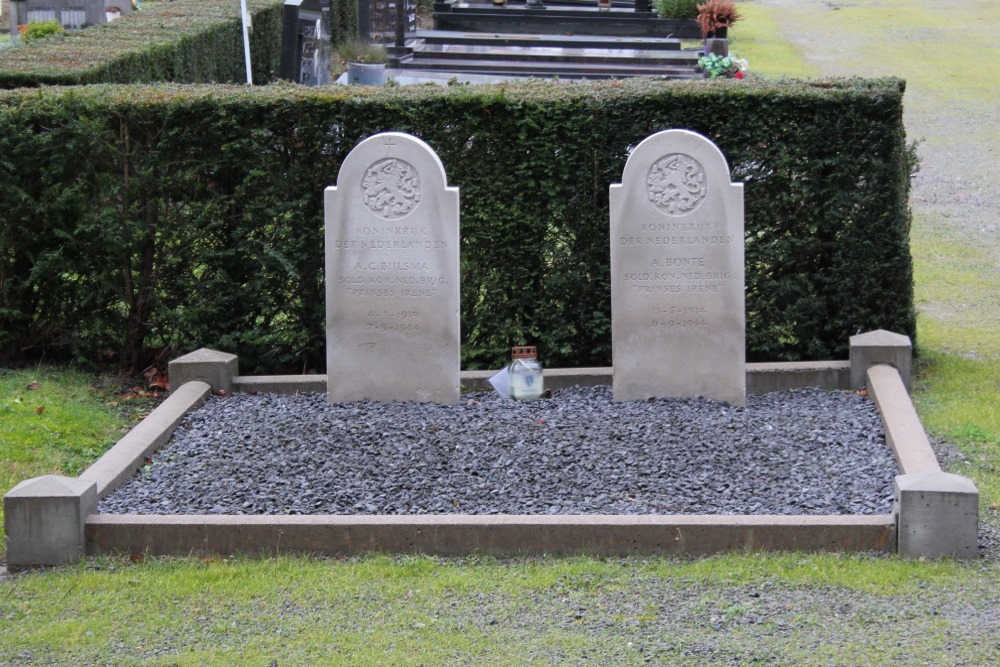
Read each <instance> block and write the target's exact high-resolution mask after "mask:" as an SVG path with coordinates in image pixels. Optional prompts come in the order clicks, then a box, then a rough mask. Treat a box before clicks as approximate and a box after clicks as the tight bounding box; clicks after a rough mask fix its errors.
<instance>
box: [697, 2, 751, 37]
mask: <svg viewBox="0 0 1000 667" xmlns="http://www.w3.org/2000/svg"><path fill="white" fill-rule="evenodd" d="M741 18H743V17H742V16H741V15H740V13H739V12H738V11H736V5H735V4H734V3H733V2H731V0H707V2H705V3H704V4H700V5H698V17H697V19H696V20H697V21H698V27H699V28H700V29H701V36H702V37H708V36H709V35H710V34H715V33H716V32H717V31H719V30H720V29H724V28H728V27H729V26H731V25H732V24H734V23H736V22H737V21H739V20H740V19H741Z"/></svg>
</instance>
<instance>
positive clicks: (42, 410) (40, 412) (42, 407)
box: [35, 405, 45, 415]
mask: <svg viewBox="0 0 1000 667" xmlns="http://www.w3.org/2000/svg"><path fill="white" fill-rule="evenodd" d="M43 412H45V406H44V405H39V406H38V407H37V408H35V414H36V415H40V414H42V413H43Z"/></svg>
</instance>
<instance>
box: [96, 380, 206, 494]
mask: <svg viewBox="0 0 1000 667" xmlns="http://www.w3.org/2000/svg"><path fill="white" fill-rule="evenodd" d="M211 390H212V388H211V386H209V384H208V383H206V382H201V381H198V380H192V381H190V382H187V383H185V384H184V385H182V386H181V387H179V388H177V389H176V390H174V391H173V392H171V393H170V396H168V397H167V399H166V400H165V401H163V403H161V404H160V405H158V406H157V407H156V409H155V410H153V411H152V412H151V413H149V415H147V416H146V418H145V419H143V420H142V421H141V422H139V423H138V424H136V426H135V427H134V428H133V429H132V430H131V431H129V432H128V433H126V434H125V437H123V438H122V439H121V440H119V441H118V443H117V444H116V445H115V446H114V447H112V448H111V449H109V450H108V451H107V452H105V453H104V456H102V457H101V458H99V459H98V460H97V461H96V462H95V463H94V464H93V465H92V466H90V467H89V468H87V469H86V470H84V471H83V474H81V475H80V479H81V480H87V481H91V482H94V483H95V484H96V485H97V495H98V497H100V498H103V497H104V496H106V495H108V494H109V493H111V492H112V491H114V490H115V489H117V488H118V487H119V486H121V485H122V484H123V483H124V482H125V481H126V480H128V479H129V478H130V477H131V476H132V475H133V474H134V473H135V471H136V470H138V469H139V468H141V467H142V464H143V461H144V460H145V458H146V457H147V456H149V455H150V454H152V453H153V452H154V451H156V450H157V449H159V448H160V447H162V446H163V445H164V444H166V443H167V441H168V440H169V439H170V435H171V434H172V433H173V432H174V429H175V428H177V425H178V424H180V422H181V420H182V419H184V415H186V414H187V413H188V411H190V410H192V409H194V408H197V407H199V406H200V405H202V404H203V403H204V402H205V398H206V397H208V395H209V394H210V393H211Z"/></svg>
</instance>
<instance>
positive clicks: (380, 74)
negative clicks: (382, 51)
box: [347, 63, 385, 86]
mask: <svg viewBox="0 0 1000 667" xmlns="http://www.w3.org/2000/svg"><path fill="white" fill-rule="evenodd" d="M347 83H348V84H350V85H352V86H381V85H382V84H384V83H385V63H347Z"/></svg>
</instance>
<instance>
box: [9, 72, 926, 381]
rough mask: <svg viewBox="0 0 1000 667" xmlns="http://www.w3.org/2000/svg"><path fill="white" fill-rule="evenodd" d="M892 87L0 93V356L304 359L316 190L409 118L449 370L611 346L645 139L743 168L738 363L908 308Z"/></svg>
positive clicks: (315, 243) (317, 355) (781, 355)
mask: <svg viewBox="0 0 1000 667" xmlns="http://www.w3.org/2000/svg"><path fill="white" fill-rule="evenodd" d="M902 96H903V84H902V82H901V81H899V80H897V79H881V80H860V79H854V80H835V81H825V82H752V81H746V80H745V81H735V80H725V81H719V82H706V81H697V82H681V83H669V82H659V81H653V80H648V79H631V80H624V81H610V82H589V83H572V84H571V83H551V82H547V83H546V82H527V83H518V84H506V85H495V86H455V87H450V88H442V87H437V86H410V87H403V88H384V89H368V88H353V89H350V90H348V89H340V88H335V87H334V88H328V89H324V90H316V89H305V88H302V87H296V86H293V85H290V84H279V85H273V86H266V87H254V88H247V87H245V86H244V87H226V86H212V87H209V86H155V87H134V86H122V87H109V86H89V87H85V88H65V89H58V90H57V89H39V90H19V91H6V92H3V91H0V211H2V212H3V215H2V218H0V357H2V359H0V361H2V362H5V363H9V362H10V361H11V360H18V359H24V358H27V357H31V356H37V355H38V354H40V353H42V352H43V351H44V352H46V353H47V354H49V355H50V356H51V355H60V356H64V355H67V354H70V353H74V354H78V355H80V356H81V358H87V359H95V358H97V357H98V355H99V353H102V352H103V351H107V353H108V354H109V355H112V354H114V355H120V357H119V360H120V361H122V362H124V363H126V364H129V365H132V366H133V368H134V367H136V366H137V365H139V364H140V361H141V354H142V349H143V347H144V346H147V345H154V344H155V345H162V344H171V345H172V346H173V347H174V349H175V350H177V351H178V352H181V351H186V350H190V349H193V348H196V347H199V346H202V345H206V346H211V347H215V348H218V349H222V350H227V351H231V352H235V353H238V354H240V356H241V359H242V360H243V370H244V372H251V371H255V372H286V371H296V372H301V371H304V370H311V371H321V370H323V363H324V361H323V356H324V355H323V350H324V312H323V311H324V305H323V304H324V291H323V264H324V262H323V242H322V239H323V235H322V228H323V196H322V195H323V189H324V188H325V187H326V186H327V185H330V184H332V183H334V182H335V181H336V177H337V173H338V169H339V167H340V164H341V162H342V161H343V159H344V157H345V156H346V155H347V153H348V152H349V151H350V150H351V149H352V148H353V147H354V146H355V145H356V144H357V143H358V142H359V141H360V140H362V139H363V138H365V137H366V136H369V135H371V134H373V133H376V132H381V131H388V130H396V131H402V132H409V133H412V134H414V135H416V136H419V137H421V138H422V139H424V140H425V141H427V142H428V143H429V144H430V145H431V146H432V147H433V148H434V149H435V150H436V151H437V152H438V154H439V156H440V158H441V160H442V162H443V164H444V166H445V169H446V172H447V174H448V180H449V184H451V185H457V186H458V187H459V188H460V189H461V215H462V218H461V225H462V228H461V234H462V248H461V251H462V259H461V262H462V268H461V272H462V336H463V348H462V357H463V366H464V367H466V368H477V367H496V366H497V365H499V364H500V363H503V362H504V361H505V360H506V359H508V357H509V348H510V346H511V345H515V344H524V343H531V344H538V345H539V346H540V353H541V357H542V360H543V362H544V363H545V365H547V366H549V367H556V366H590V365H608V364H610V363H611V358H610V354H611V344H610V343H611V341H610V324H611V323H610V292H609V283H610V278H609V251H610V249H609V238H608V186H609V185H610V184H611V183H614V182H618V181H619V180H620V179H621V175H622V169H623V167H624V164H625V160H626V158H627V155H628V152H629V150H630V148H631V147H634V146H635V145H637V144H638V143H639V142H640V141H641V140H642V139H644V138H645V137H647V136H649V135H650V134H652V133H654V132H657V131H659V130H662V129H665V128H671V127H678V128H688V129H691V130H694V131H697V132H701V133H703V134H705V135H706V136H708V137H710V138H712V139H713V140H714V141H715V142H716V143H717V144H718V145H719V147H720V148H721V149H722V151H723V152H724V153H725V155H726V156H727V158H728V160H729V163H730V166H731V169H732V172H733V178H734V180H736V181H742V182H744V183H745V196H746V270H747V276H746V286H747V299H746V303H747V355H748V359H749V360H796V359H829V358H846V354H847V343H848V337H849V336H850V335H852V334H854V333H857V332H859V331H865V330H870V329H876V328H885V329H889V330H893V331H897V332H900V333H904V334H907V335H909V336H911V337H913V336H914V335H915V321H914V320H915V317H914V310H913V293H912V280H911V273H912V272H911V259H910V254H909V247H908V230H909V211H908V208H907V197H908V188H909V177H910V174H911V171H912V169H913V167H914V156H913V152H912V150H911V149H909V148H908V147H907V144H906V141H905V136H904V131H903V124H902Z"/></svg>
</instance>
